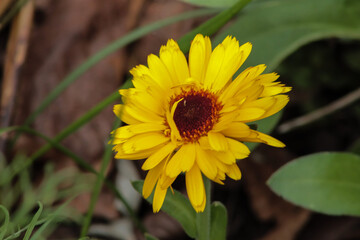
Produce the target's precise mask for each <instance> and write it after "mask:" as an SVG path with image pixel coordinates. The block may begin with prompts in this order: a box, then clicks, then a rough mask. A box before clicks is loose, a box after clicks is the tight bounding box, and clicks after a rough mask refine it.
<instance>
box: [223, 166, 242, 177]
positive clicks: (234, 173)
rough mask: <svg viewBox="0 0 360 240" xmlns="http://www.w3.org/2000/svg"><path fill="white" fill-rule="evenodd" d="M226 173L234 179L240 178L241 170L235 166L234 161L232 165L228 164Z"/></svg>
mask: <svg viewBox="0 0 360 240" xmlns="http://www.w3.org/2000/svg"><path fill="white" fill-rule="evenodd" d="M226 174H227V175H228V176H229V177H230V178H232V179H234V180H240V179H241V172H240V169H239V167H238V166H237V164H236V163H234V164H233V165H230V166H228V171H227V172H226Z"/></svg>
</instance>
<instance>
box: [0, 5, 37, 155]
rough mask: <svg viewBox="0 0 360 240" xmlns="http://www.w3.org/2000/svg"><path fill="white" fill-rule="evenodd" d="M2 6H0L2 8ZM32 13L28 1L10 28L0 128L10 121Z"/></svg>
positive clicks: (1, 141)
mask: <svg viewBox="0 0 360 240" xmlns="http://www.w3.org/2000/svg"><path fill="white" fill-rule="evenodd" d="M4 3H5V2H4ZM4 3H2V4H4ZM2 4H1V6H3V5H2ZM33 12H34V3H33V1H29V2H28V3H27V4H26V5H25V6H24V7H23V8H22V9H21V11H20V12H19V13H18V15H17V16H16V18H15V19H14V21H13V24H12V26H11V33H10V37H9V40H8V44H7V48H6V57H5V63H4V76H3V81H2V86H1V105H0V128H4V127H8V126H9V123H10V120H11V116H12V112H13V107H14V100H15V94H16V88H17V85H18V73H19V69H20V68H21V66H22V65H23V62H24V59H25V55H26V51H27V46H28V39H29V33H30V29H31V25H32V24H31V23H32V22H31V19H32V17H33ZM0 15H1V14H0ZM3 138H4V139H5V138H6V135H5V136H2V137H1V138H0V149H2V146H1V145H2V144H3V143H4V142H3V140H2V139H3Z"/></svg>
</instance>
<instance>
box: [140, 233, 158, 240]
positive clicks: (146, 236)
mask: <svg viewBox="0 0 360 240" xmlns="http://www.w3.org/2000/svg"><path fill="white" fill-rule="evenodd" d="M144 236H145V239H146V240H159V239H158V238H156V237H154V236H152V235H150V234H149V233H145V235H144Z"/></svg>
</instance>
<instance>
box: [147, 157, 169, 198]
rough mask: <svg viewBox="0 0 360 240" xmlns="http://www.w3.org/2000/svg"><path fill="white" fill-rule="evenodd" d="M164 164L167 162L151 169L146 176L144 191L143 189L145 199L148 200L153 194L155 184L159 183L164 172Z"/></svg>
mask: <svg viewBox="0 0 360 240" xmlns="http://www.w3.org/2000/svg"><path fill="white" fill-rule="evenodd" d="M164 163H165V161H163V162H162V163H160V164H158V165H157V166H156V167H154V168H153V169H151V170H150V171H149V172H148V173H147V174H146V177H145V181H144V185H143V189H142V195H143V196H144V198H145V199H146V198H148V197H149V196H150V194H151V193H152V191H153V189H154V187H155V184H156V182H157V181H158V179H159V177H160V175H161V173H162V171H163V167H164Z"/></svg>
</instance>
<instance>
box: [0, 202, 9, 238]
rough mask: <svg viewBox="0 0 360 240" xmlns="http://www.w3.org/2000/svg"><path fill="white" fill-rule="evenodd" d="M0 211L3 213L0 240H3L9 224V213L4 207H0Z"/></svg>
mask: <svg viewBox="0 0 360 240" xmlns="http://www.w3.org/2000/svg"><path fill="white" fill-rule="evenodd" d="M0 209H1V210H2V211H3V213H4V216H5V217H4V223H3V225H2V226H1V228H0V240H3V239H4V237H5V234H6V232H7V230H8V227H9V223H10V216H9V211H8V210H7V209H6V207H4V206H3V205H0Z"/></svg>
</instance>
